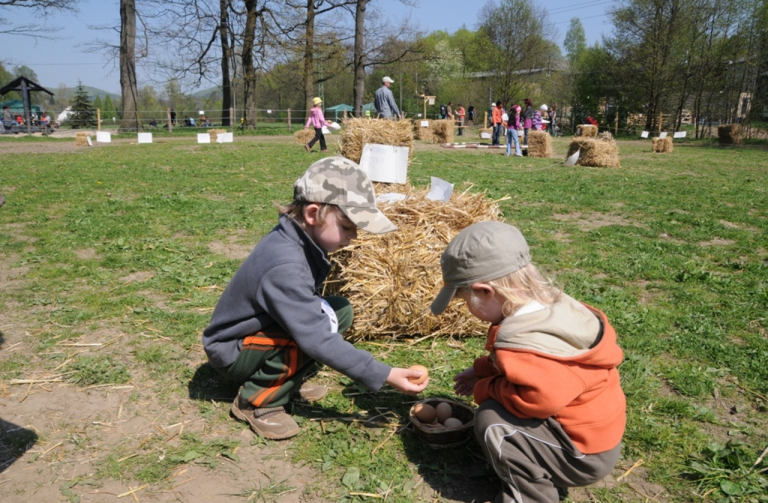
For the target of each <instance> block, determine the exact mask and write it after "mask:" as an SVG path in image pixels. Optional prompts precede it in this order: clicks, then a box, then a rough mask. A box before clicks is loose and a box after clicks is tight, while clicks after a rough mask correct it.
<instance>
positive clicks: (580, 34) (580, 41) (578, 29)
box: [563, 17, 587, 65]
mask: <svg viewBox="0 0 768 503" xmlns="http://www.w3.org/2000/svg"><path fill="white" fill-rule="evenodd" d="M563 47H565V54H566V56H567V57H568V62H570V63H571V65H573V64H574V63H575V62H576V61H578V59H579V57H580V56H581V55H582V54H583V53H584V51H585V50H586V48H587V36H586V35H585V33H584V25H582V24H581V20H580V19H579V18H577V17H574V18H571V24H570V26H569V27H568V31H567V32H566V33H565V40H564V41H563Z"/></svg>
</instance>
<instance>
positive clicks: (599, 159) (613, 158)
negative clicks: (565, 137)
mask: <svg viewBox="0 0 768 503" xmlns="http://www.w3.org/2000/svg"><path fill="white" fill-rule="evenodd" d="M577 150H579V151H580V153H579V160H578V161H576V164H577V165H579V166H594V167H598V168H620V167H621V162H620V161H619V146H618V145H616V142H615V141H613V139H610V140H604V139H595V138H584V137H574V138H573V139H572V140H571V143H570V145H569V146H568V154H566V156H565V158H566V159H567V158H568V157H570V156H571V155H573V154H575V153H576V151H577Z"/></svg>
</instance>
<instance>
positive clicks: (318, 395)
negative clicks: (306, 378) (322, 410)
mask: <svg viewBox="0 0 768 503" xmlns="http://www.w3.org/2000/svg"><path fill="white" fill-rule="evenodd" d="M327 393H328V387H327V386H323V385H322V384H312V383H308V382H305V383H304V384H302V385H301V388H299V396H300V397H301V398H303V399H304V400H306V401H307V402H317V401H319V400H322V399H323V397H324V396H325V395H326V394H327Z"/></svg>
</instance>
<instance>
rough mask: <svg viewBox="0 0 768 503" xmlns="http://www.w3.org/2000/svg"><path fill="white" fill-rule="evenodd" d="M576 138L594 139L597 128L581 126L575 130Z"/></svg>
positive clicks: (588, 125) (589, 125)
mask: <svg viewBox="0 0 768 503" xmlns="http://www.w3.org/2000/svg"><path fill="white" fill-rule="evenodd" d="M576 136H583V137H584V138H594V137H595V136H597V126H593V125H592V124H581V125H580V126H579V127H577V128H576Z"/></svg>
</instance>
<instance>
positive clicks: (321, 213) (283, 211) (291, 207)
mask: <svg viewBox="0 0 768 503" xmlns="http://www.w3.org/2000/svg"><path fill="white" fill-rule="evenodd" d="M310 204H317V205H319V206H320V209H319V210H317V223H318V224H320V225H321V226H323V225H325V221H326V217H327V216H328V212H330V211H333V212H335V213H336V216H337V217H339V218H341V219H343V220H348V219H349V218H348V217H347V215H345V214H344V212H343V211H341V208H339V207H338V206H337V205H335V204H325V203H313V202H309V201H293V202H292V203H290V204H279V203H275V206H277V210H278V211H279V212H280V215H288V216H289V217H291V218H292V219H294V220H296V221H297V222H298V223H299V225H300V226H301V227H302V229H305V228H306V226H307V222H306V221H305V220H304V210H305V209H306V208H307V206H309V205H310Z"/></svg>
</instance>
